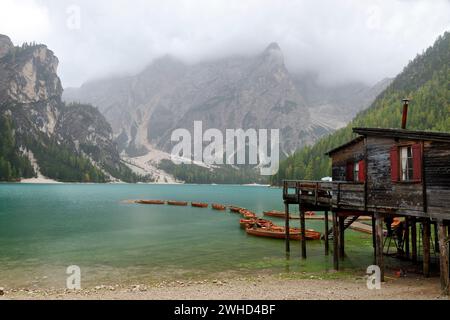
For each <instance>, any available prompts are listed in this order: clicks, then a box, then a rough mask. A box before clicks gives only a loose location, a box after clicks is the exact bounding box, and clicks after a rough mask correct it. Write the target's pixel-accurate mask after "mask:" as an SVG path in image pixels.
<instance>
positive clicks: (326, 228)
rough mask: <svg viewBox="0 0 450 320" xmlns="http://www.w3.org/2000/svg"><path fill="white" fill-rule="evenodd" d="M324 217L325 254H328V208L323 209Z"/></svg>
mask: <svg viewBox="0 0 450 320" xmlns="http://www.w3.org/2000/svg"><path fill="white" fill-rule="evenodd" d="M324 219H325V233H324V235H325V255H328V254H329V250H330V241H329V238H328V210H325V213H324Z"/></svg>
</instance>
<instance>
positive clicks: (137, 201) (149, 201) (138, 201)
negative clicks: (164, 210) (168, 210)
mask: <svg viewBox="0 0 450 320" xmlns="http://www.w3.org/2000/svg"><path fill="white" fill-rule="evenodd" d="M135 203H138V204H159V205H161V204H166V202H165V201H163V200H136V201H135Z"/></svg>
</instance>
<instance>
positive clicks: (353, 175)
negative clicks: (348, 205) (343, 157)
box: [346, 160, 366, 182]
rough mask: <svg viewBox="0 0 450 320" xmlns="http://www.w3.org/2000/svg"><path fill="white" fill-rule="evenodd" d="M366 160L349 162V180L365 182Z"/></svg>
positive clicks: (347, 178)
mask: <svg viewBox="0 0 450 320" xmlns="http://www.w3.org/2000/svg"><path fill="white" fill-rule="evenodd" d="M365 169H366V168H365V161H364V160H360V161H356V162H353V161H349V162H347V174H346V180H347V181H355V182H364V181H365V180H366V174H365Z"/></svg>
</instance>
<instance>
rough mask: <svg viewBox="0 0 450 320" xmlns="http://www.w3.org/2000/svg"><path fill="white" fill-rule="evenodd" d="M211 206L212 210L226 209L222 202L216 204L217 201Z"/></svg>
mask: <svg viewBox="0 0 450 320" xmlns="http://www.w3.org/2000/svg"><path fill="white" fill-rule="evenodd" d="M212 208H213V209H214V210H219V211H224V210H226V209H227V207H225V206H224V205H223V204H217V203H213V204H212Z"/></svg>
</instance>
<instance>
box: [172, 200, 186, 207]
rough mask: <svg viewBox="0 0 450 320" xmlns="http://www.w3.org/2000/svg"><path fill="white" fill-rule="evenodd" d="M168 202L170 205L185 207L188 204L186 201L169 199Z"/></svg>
mask: <svg viewBox="0 0 450 320" xmlns="http://www.w3.org/2000/svg"><path fill="white" fill-rule="evenodd" d="M167 204H168V205H169V206H180V207H185V206H187V205H188V203H187V202H186V201H167Z"/></svg>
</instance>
